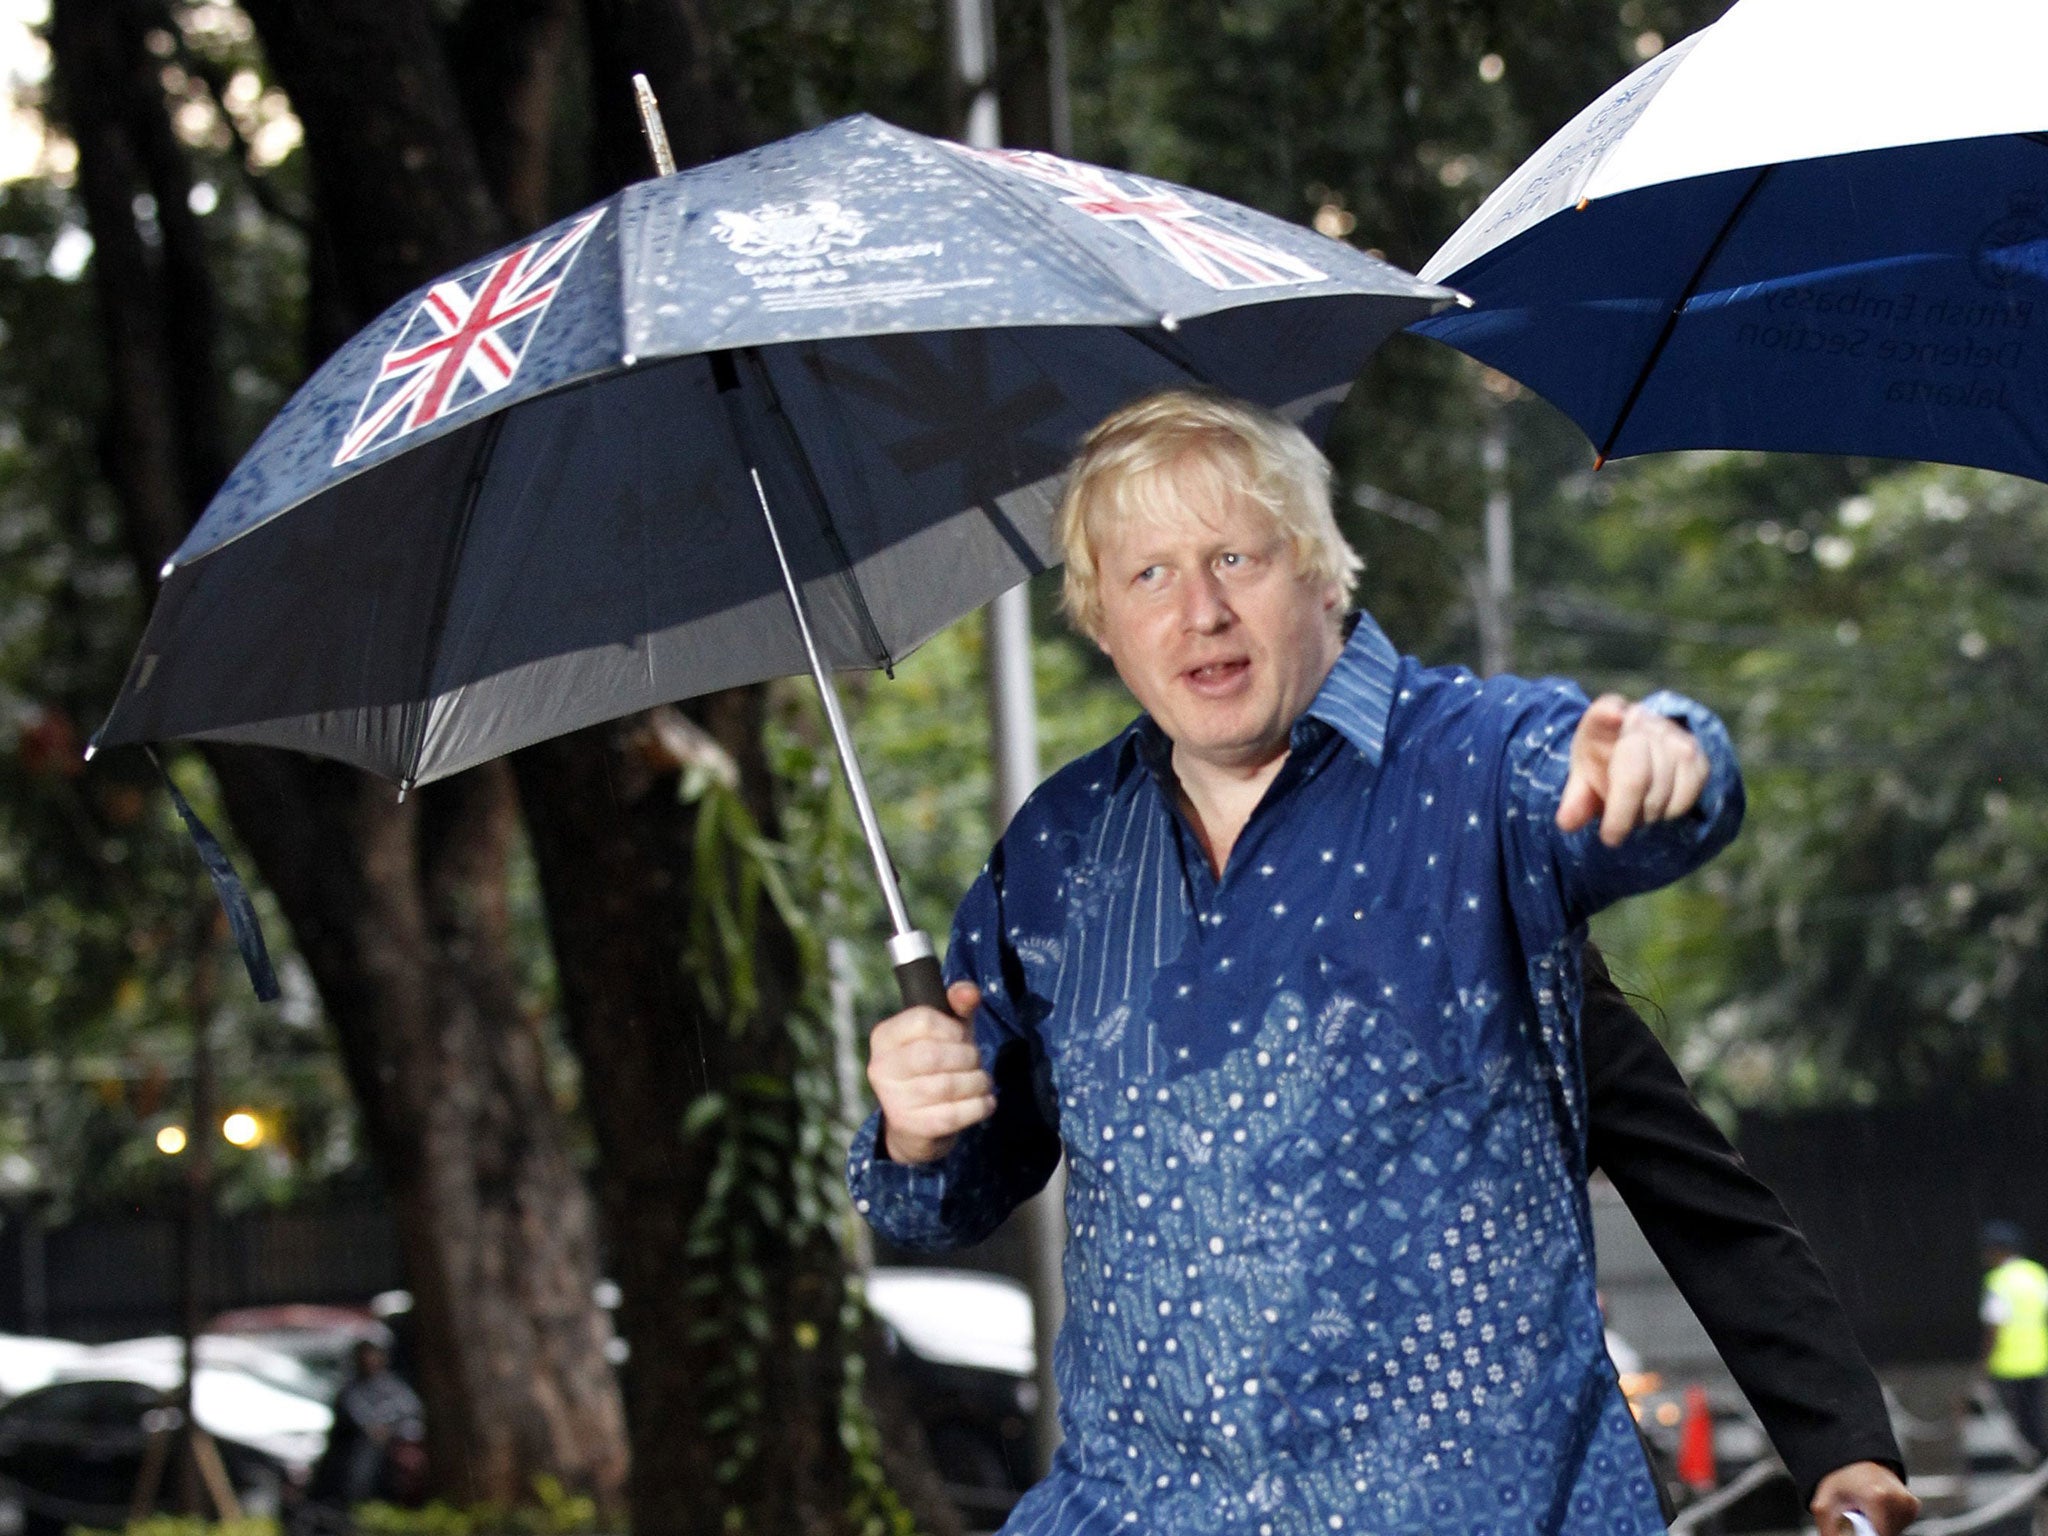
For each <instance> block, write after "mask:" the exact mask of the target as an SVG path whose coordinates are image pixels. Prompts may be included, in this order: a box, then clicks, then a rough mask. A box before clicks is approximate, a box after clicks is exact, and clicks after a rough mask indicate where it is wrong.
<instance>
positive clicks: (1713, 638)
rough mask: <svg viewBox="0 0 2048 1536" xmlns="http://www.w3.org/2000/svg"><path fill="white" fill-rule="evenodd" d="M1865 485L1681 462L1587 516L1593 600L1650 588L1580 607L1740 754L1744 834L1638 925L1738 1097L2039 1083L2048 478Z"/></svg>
mask: <svg viewBox="0 0 2048 1536" xmlns="http://www.w3.org/2000/svg"><path fill="white" fill-rule="evenodd" d="M1859 479H1860V477H1859V476H1857V475H1856V474H1854V473H1853V467H1852V466H1844V465H1841V464H1836V463H1831V462H1826V461H1818V462H1811V463H1802V462H1798V461H1784V460H1767V459H1763V458H1761V457H1759V456H1755V455H1685V456H1679V457H1677V458H1673V459H1669V460H1665V461H1662V462H1660V463H1657V464H1644V465H1642V466H1640V467H1638V468H1637V469H1636V470H1635V471H1633V472H1632V473H1630V474H1629V475H1627V476H1625V477H1621V478H1618V479H1617V480H1616V481H1615V482H1614V484H1613V485H1612V486H1611V487H1606V486H1603V487H1602V495H1601V496H1600V497H1598V498H1589V501H1590V503H1591V504H1590V505H1588V506H1587V507H1585V509H1584V510H1585V511H1586V512H1588V513H1590V517H1589V520H1588V522H1587V527H1586V533H1587V538H1586V546H1585V551H1584V558H1586V559H1587V561H1588V562H1589V565H1588V568H1587V577H1588V586H1589V587H1590V586H1597V585H1601V584H1603V581H1611V582H1612V583H1613V584H1614V585H1615V586H1620V585H1622V584H1623V583H1626V585H1627V587H1628V588H1629V589H1632V590H1633V591H1635V592H1640V593H1642V594H1643V595H1642V597H1641V598H1640V599H1637V601H1638V602H1640V603H1641V604H1642V607H1641V608H1640V609H1636V610H1634V611H1633V612H1630V613H1624V612H1622V611H1621V610H1619V608H1618V607H1617V605H1615V604H1614V603H1613V600H1612V598H1611V597H1610V598H1608V599H1606V600H1604V602H1602V603H1601V606H1600V607H1598V608H1590V607H1589V612H1591V613H1593V614H1594V615H1595V616H1596V617H1597V616H1598V615H1600V614H1603V613H1604V615H1605V616H1606V618H1607V619H1608V620H1609V621H1610V627H1611V628H1621V627H1624V626H1626V627H1630V628H1632V629H1633V630H1634V633H1633V634H1631V635H1630V636H1629V642H1628V643H1629V646H1630V647H1631V649H1632V650H1633V651H1634V653H1635V655H1634V662H1633V665H1632V666H1631V667H1630V669H1629V671H1630V673H1631V674H1633V673H1636V672H1639V671H1643V670H1649V669H1656V670H1660V671H1662V672H1663V673H1664V674H1665V675H1666V676H1667V677H1669V678H1671V679H1673V680H1674V681H1676V682H1677V683H1678V684H1679V685H1680V686H1685V687H1688V688H1691V689H1693V690H1694V691H1697V692H1698V693H1700V694H1702V695H1703V696H1705V697H1708V698H1710V699H1713V700H1715V701H1716V702H1718V703H1720V704H1721V705H1722V706H1723V707H1724V709H1725V710H1726V711H1727V713H1728V715H1729V718H1730V721H1731V724H1732V725H1733V726H1734V728H1735V731H1736V734H1737V738H1738V744H1739V745H1740V747H1741V749H1742V751H1743V754H1744V760H1745V767H1746V770H1747V774H1748V778H1749V784H1750V798H1751V810H1750V817H1749V823H1748V830H1747V832H1746V834H1745V835H1744V837H1743V838H1742V839H1741V840H1740V841H1739V842H1738V843H1737V844H1736V846H1735V848H1734V849H1733V850H1732V851H1731V853H1730V854H1729V855H1728V856H1727V857H1726V858H1725V859H1724V861H1723V862H1722V864H1721V865H1720V866H1719V867H1717V868H1716V869H1715V870H1713V871H1710V872H1709V874H1708V876H1707V877H1706V878H1705V879H1704V880H1702V881H1701V882H1699V883H1698V884H1697V885H1695V886H1692V887H1687V888H1684V889H1682V890H1681V891H1680V892H1678V893H1674V894H1672V895H1669V896H1666V897H1662V898H1659V899H1658V900H1657V901H1656V902H1654V903H1652V904H1651V905H1650V908H1649V909H1648V910H1647V911H1645V912H1644V913H1642V914H1637V915H1634V916H1632V917H1631V919H1630V924H1629V930H1628V937H1629V939H1630V940H1632V941H1633V944H1634V945H1635V947H1636V951H1637V954H1638V955H1639V956H1640V957H1641V962H1642V963H1643V964H1644V965H1646V966H1647V967H1648V968H1649V969H1651V970H1652V971H1653V972H1664V973H1677V974H1689V975H1690V977H1691V978H1692V980H1691V981H1690V982H1689V984H1688V995H1687V1004H1688V1006H1687V1007H1686V1008H1685V1010H1684V1012H1685V1013H1686V1014H1688V1015H1689V1016H1691V1017H1692V1018H1695V1019H1697V1020H1698V1021H1699V1024H1698V1028H1697V1030H1696V1033H1695V1036H1694V1038H1692V1039H1690V1040H1688V1042H1687V1045H1688V1051H1687V1056H1688V1065H1691V1066H1693V1067H1695V1068H1696V1069H1698V1070H1700V1071H1702V1072H1704V1073H1706V1074H1707V1075H1709V1076H1710V1077H1712V1078H1715V1079H1718V1082H1717V1086H1718V1087H1719V1088H1720V1090H1721V1091H1723V1092H1725V1093H1727V1094H1729V1096H1731V1097H1733V1098H1737V1099H1740V1100H1744V1101H1754V1100H1756V1099H1759V1098H1771V1099H1780V1100H1783V1099H1792V1100H1810V1099H1817V1098H1827V1097H1839V1096H1843V1095H1849V1096H1866V1095H1870V1094H1902V1093H1910V1092H1915V1091H1920V1090H1924V1089H1928V1088H1933V1087H1939V1086H1942V1085H1945V1084H1956V1083H1969V1082H1975V1081H1984V1080H1996V1079H2000V1078H2004V1077H2008V1076H2011V1075H2013V1074H2016V1073H2020V1074H2025V1075H2027V1076H2029V1077H2031V1078H2035V1079H2039V1078H2040V1077H2042V1076H2043V1075H2044V1074H2048V1051H2044V1050H2043V1047H2042V1045H2041V1043H2040V1040H2039V1032H2038V1030H2036V1029H2034V1028H2033V1027H2032V1026H2033V1020H2034V1019H2035V1018H2036V1017H2037V1016H2038V1014H2039V1011H2040V1009H2041V1008H2042V1007H2043V1005H2044V1004H2048V968H2044V966H2043V964H2042V962H2041V959H2040V954H2039V951H2040V946H2039V938H2040V934H2041V931H2042V926H2043V924H2044V922H2048V905H2044V903H2043V901H2042V898H2041V896H2040V894H2039V893H2040V892H2041V890H2042V889H2043V888H2044V884H2043V881H2044V876H2048V862H2044V854H2048V841H2044V831H2048V775H2044V772H2043V768H2042V764H2043V762H2044V760H2048V753H2044V748H2048V740H2044V731H2048V727H2044V725H2043V720H2044V718H2048V716H2044V713H2043V710H2044V706H2048V695H2044V689H2043V684H2042V682H2041V678H2042V677H2043V676H2044V672H2043V666H2044V663H2048V648H2044V643H2043V640H2042V634H2043V629H2042V626H2041V624H2040V622H2039V621H2040V618H2041V616H2042V614H2043V611H2044V600H2048V489H2044V488H2043V487H2041V486H2039V485H2036V484H2033V483H2032V482H2028V481H2022V480H2016V479H2010V478H2007V477H2003V476H1997V475H1991V474H1986V473H1982V472H1978V471H1966V470H1956V469H1946V468H1935V467H1925V468H1915V469H1908V470H1903V471H1895V472H1891V473H1886V474H1881V475H1878V476H1877V477H1876V478H1874V479H1870V480H1868V481H1867V483H1864V484H1861V485H1859ZM1610 590H1611V589H1610ZM1596 601H1599V600H1596V599H1592V598H1591V597H1590V595H1589V597H1588V602H1589V605H1590V604H1591V603H1593V602H1596ZM1672 615H1683V617H1682V618H1680V617H1668V616H1672ZM1616 620H1619V621H1621V623H1619V624H1616V623H1614V622H1612V621H1616ZM1646 620H1647V621H1648V622H1645V621H1646ZM1606 639H1607V637H1594V638H1593V639H1591V640H1590V641H1588V642H1585V643H1586V644H1588V646H1589V648H1592V649H1598V648H1600V646H1601V645H1602V643H1603V641H1606ZM1652 912H1654V914H1655V918H1654V921H1653V920H1652V919H1651V917H1650V913H1652Z"/></svg>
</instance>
